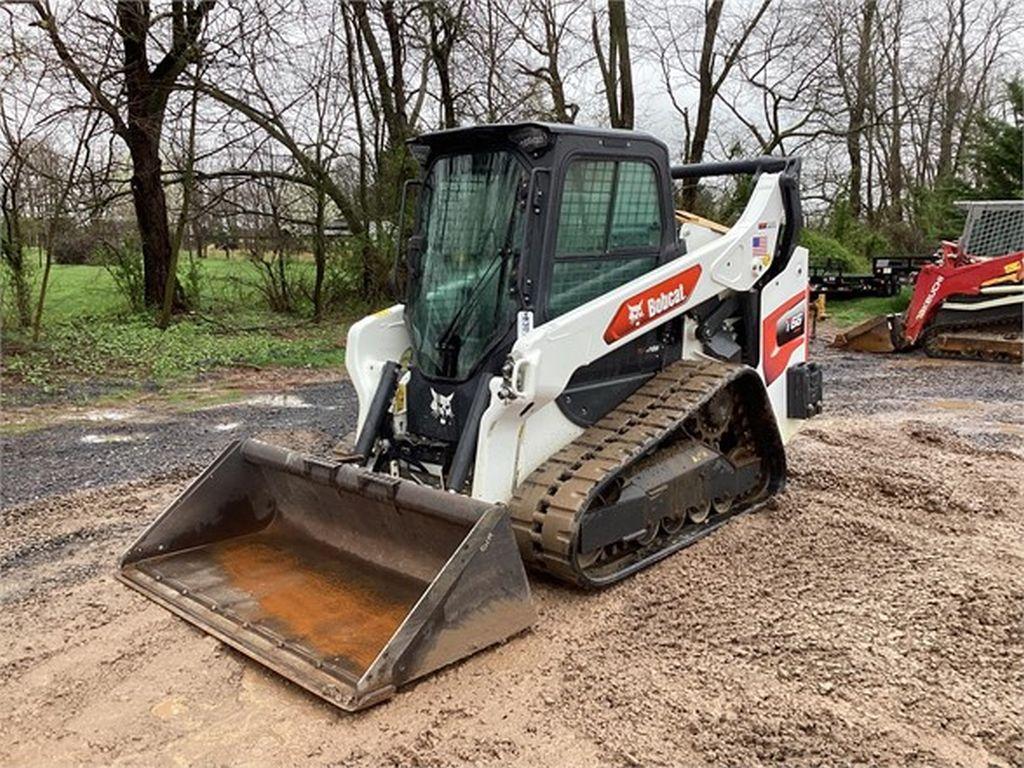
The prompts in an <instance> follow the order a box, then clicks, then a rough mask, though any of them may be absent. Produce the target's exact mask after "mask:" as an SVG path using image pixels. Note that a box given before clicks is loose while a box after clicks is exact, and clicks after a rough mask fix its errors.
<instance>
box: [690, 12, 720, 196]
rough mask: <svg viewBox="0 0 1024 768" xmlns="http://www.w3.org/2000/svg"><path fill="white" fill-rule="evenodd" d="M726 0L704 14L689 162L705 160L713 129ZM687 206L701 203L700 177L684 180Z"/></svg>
mask: <svg viewBox="0 0 1024 768" xmlns="http://www.w3.org/2000/svg"><path fill="white" fill-rule="evenodd" d="M723 4H724V0H713V2H712V3H711V4H710V5H709V6H708V7H707V12H706V13H705V15H704V40H703V44H702V46H701V53H700V67H699V72H698V78H697V80H698V84H699V86H700V94H699V96H698V98H697V120H696V123H695V124H694V127H693V134H692V137H691V139H690V146H689V147H688V148H687V152H686V162H688V163H699V162H700V161H701V160H703V159H704V147H705V145H706V144H707V140H708V132H709V131H710V130H711V110H712V108H713V107H714V104H715V85H714V80H713V74H714V73H713V69H712V68H713V67H714V59H715V39H716V37H717V36H718V23H719V21H721V18H722V6H723ZM682 198H683V207H684V208H686V209H687V210H693V209H694V207H695V206H696V203H697V180H696V179H687V180H686V181H684V182H683V192H682Z"/></svg>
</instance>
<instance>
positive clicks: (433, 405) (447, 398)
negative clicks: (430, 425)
mask: <svg viewBox="0 0 1024 768" xmlns="http://www.w3.org/2000/svg"><path fill="white" fill-rule="evenodd" d="M453 397H455V393H454V392H452V393H451V394H450V395H442V394H441V393H440V392H438V391H437V390H435V389H434V388H433V387H431V388H430V412H431V413H432V414H433V415H434V418H435V419H437V421H438V423H440V424H441V426H448V425H449V424H451V423H452V422H453V421H455V412H454V411H453V410H452V398H453Z"/></svg>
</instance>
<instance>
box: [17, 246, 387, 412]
mask: <svg viewBox="0 0 1024 768" xmlns="http://www.w3.org/2000/svg"><path fill="white" fill-rule="evenodd" d="M181 261H182V264H181V271H180V273H181V275H182V277H184V273H185V270H186V269H187V258H185V259H182V260H181ZM197 263H198V268H199V269H200V270H201V273H202V277H201V280H200V306H199V307H198V311H197V312H196V313H194V314H192V315H188V316H182V317H178V318H175V320H174V322H173V323H172V325H171V327H170V328H168V329H167V330H165V331H161V330H160V329H158V328H156V327H155V324H154V321H153V318H152V316H151V315H149V314H147V313H143V314H134V313H132V312H131V310H130V309H129V307H128V304H127V302H126V300H125V299H124V297H122V296H121V295H120V294H119V292H118V289H117V286H116V284H115V282H114V280H113V278H112V277H111V275H110V273H109V272H108V271H107V270H106V269H104V268H103V267H99V266H88V265H83V266H72V265H61V264H57V265H54V266H53V268H52V270H51V273H50V285H49V288H48V291H47V300H46V306H45V309H44V314H43V334H42V337H41V339H40V341H39V342H38V343H34V342H32V341H31V334H26V333H25V332H18V331H15V330H12V328H13V324H12V323H10V322H7V323H5V325H4V338H3V342H4V345H3V360H2V362H3V369H4V370H3V375H4V383H5V384H8V385H9V384H14V385H16V388H17V386H18V385H20V386H21V387H23V388H24V387H27V388H29V389H30V390H32V391H34V392H37V393H42V394H44V395H45V394H56V393H59V392H61V391H63V390H64V389H66V387H67V386H68V384H70V383H72V382H74V381H82V380H90V381H99V382H119V383H120V386H122V388H125V387H132V386H139V385H141V384H144V383H145V384H147V385H148V384H156V385H158V386H162V385H166V384H170V383H173V382H175V381H180V380H184V379H188V378H194V377H195V375H197V374H201V373H203V372H207V371H211V370H215V369H217V368H223V367H230V366H233V365H246V366H258V367H260V368H263V367H272V366H292V367H311V368H322V367H330V366H340V365H341V364H342V363H343V362H344V349H343V345H344V339H345V332H346V328H347V325H348V321H349V320H351V319H352V318H354V317H359V316H361V315H362V314H364V313H365V312H366V311H367V309H368V308H367V307H364V306H355V305H353V306H351V307H348V308H347V309H346V311H344V312H343V313H341V314H339V315H337V316H334V317H330V318H328V319H325V320H324V322H322V323H320V324H318V325H314V324H312V323H311V322H309V321H308V318H307V317H305V316H302V315H298V314H296V315H284V314H279V313H274V312H271V311H270V310H268V309H261V307H263V306H265V303H264V300H263V297H262V295H261V293H260V291H259V282H258V273H257V271H256V269H255V267H254V266H253V265H252V264H250V263H249V262H248V261H247V260H246V259H245V258H243V257H238V258H234V259H231V260H228V259H223V258H208V259H203V260H200V261H198V262H197ZM289 268H290V269H291V270H294V271H296V272H299V273H301V271H303V270H305V271H308V272H309V274H310V276H312V270H313V265H312V264H311V263H308V262H298V263H295V264H292V265H291V266H290V267H289ZM40 274H41V273H40V272H38V271H37V272H36V275H35V276H36V278H37V279H38V276H39V275H40ZM5 301H6V299H5ZM5 310H7V311H6V312H5V318H6V319H7V320H8V321H9V320H10V319H11V312H10V308H9V307H5ZM4 389H5V390H8V387H7V386H5V387H4Z"/></svg>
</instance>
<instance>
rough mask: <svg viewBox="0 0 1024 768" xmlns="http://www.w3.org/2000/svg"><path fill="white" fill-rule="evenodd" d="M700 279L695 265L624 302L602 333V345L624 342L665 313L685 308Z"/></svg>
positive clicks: (698, 270)
mask: <svg viewBox="0 0 1024 768" xmlns="http://www.w3.org/2000/svg"><path fill="white" fill-rule="evenodd" d="M699 279H700V266H699V265H697V266H693V267H690V268H689V269H684V270H683V271H682V272H680V273H679V274H677V275H673V276H672V277H670V278H669V279H668V280H662V281H661V282H660V283H658V284H657V285H654V286H651V287H650V288H648V289H647V290H646V291H642V292H640V293H638V294H636V295H635V296H631V297H630V298H628V299H626V300H625V301H624V302H622V304H620V305H619V310H618V311H617V312H616V313H615V317H613V318H612V321H611V322H610V323H609V324H608V328H607V329H606V330H605V332H604V340H605V342H606V343H607V344H611V343H613V342H616V341H618V340H619V339H622V338H625V337H626V336H629V335H630V334H631V333H633V332H634V331H637V330H639V329H640V328H643V327H644V326H645V325H648V324H649V323H650V322H651V321H652V320H655V319H657V318H659V317H661V316H662V315H664V314H665V313H666V312H669V311H672V310H676V309H678V308H679V307H681V306H683V305H684V304H686V302H687V301H689V300H690V296H692V295H693V289H694V286H696V285H697V281H698V280H699Z"/></svg>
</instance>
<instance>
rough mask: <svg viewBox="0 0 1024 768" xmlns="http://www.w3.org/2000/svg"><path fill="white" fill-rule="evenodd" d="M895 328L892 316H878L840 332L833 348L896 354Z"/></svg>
mask: <svg viewBox="0 0 1024 768" xmlns="http://www.w3.org/2000/svg"><path fill="white" fill-rule="evenodd" d="M894 327H895V326H894V321H893V316H892V315H878V316H877V317H872V318H869V319H868V320H865V321H864V322H862V323H858V324H857V325H855V326H853V327H852V328H846V329H844V330H842V331H839V332H838V333H837V334H836V337H835V339H833V340H832V346H833V347H841V348H844V349H852V350H855V351H858V352H895V351H896V349H897V347H896V344H895V342H894V335H895V334H894Z"/></svg>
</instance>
